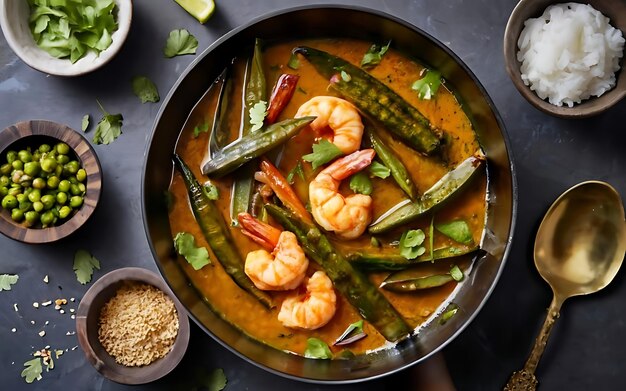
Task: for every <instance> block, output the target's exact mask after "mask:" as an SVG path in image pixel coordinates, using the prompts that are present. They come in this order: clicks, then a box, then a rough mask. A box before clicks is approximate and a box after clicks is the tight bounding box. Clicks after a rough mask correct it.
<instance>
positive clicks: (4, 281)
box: [0, 274, 20, 292]
mask: <svg viewBox="0 0 626 391" xmlns="http://www.w3.org/2000/svg"><path fill="white" fill-rule="evenodd" d="M19 278H20V277H19V276H18V275H17V274H0V292H2V291H10V290H11V285H13V284H15V283H16V282H17V280H19Z"/></svg>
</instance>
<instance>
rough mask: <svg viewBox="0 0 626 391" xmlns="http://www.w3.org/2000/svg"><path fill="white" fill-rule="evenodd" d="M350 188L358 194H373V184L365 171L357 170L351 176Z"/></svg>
mask: <svg viewBox="0 0 626 391" xmlns="http://www.w3.org/2000/svg"><path fill="white" fill-rule="evenodd" d="M350 190H352V191H353V192H355V193H357V194H365V195H370V194H372V190H373V186H372V181H370V179H369V177H368V176H367V174H365V173H364V172H363V171H361V172H357V173H356V174H354V175H352V176H351V177H350Z"/></svg>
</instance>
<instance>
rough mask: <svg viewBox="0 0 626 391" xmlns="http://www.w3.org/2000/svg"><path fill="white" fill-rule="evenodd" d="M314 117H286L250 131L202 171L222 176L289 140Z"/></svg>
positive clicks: (217, 154) (216, 156) (225, 148)
mask: <svg viewBox="0 0 626 391" xmlns="http://www.w3.org/2000/svg"><path fill="white" fill-rule="evenodd" d="M314 119H315V117H302V118H294V119H286V120H284V121H281V122H277V123H275V124H273V125H270V126H268V127H267V129H265V130H261V131H258V132H254V133H250V134H249V135H247V136H244V137H242V138H240V139H239V140H237V141H234V142H232V143H231V144H229V145H228V146H226V147H224V148H223V149H222V150H221V151H219V152H218V153H216V154H215V156H213V158H211V160H209V161H207V162H206V163H205V164H204V166H202V173H203V174H204V175H209V176H213V177H216V178H219V177H222V176H224V175H226V174H228V173H229V172H231V171H233V170H235V169H236V168H237V167H239V166H241V165H243V164H244V163H246V162H249V161H250V160H252V159H254V158H256V157H258V156H261V155H263V154H264V153H266V152H268V151H270V150H272V149H274V148H276V147H277V146H279V145H281V144H282V143H284V142H285V141H287V140H289V139H290V138H291V137H293V136H295V135H296V134H297V133H298V132H299V131H300V130H301V129H302V128H304V127H305V126H307V125H308V124H310V123H311V122H313V120H314Z"/></svg>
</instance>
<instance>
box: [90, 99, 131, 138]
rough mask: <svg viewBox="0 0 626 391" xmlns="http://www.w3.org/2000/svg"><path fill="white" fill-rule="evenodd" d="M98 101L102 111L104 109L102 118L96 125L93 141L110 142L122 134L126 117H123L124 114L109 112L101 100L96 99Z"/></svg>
mask: <svg viewBox="0 0 626 391" xmlns="http://www.w3.org/2000/svg"><path fill="white" fill-rule="evenodd" d="M96 102H98V106H100V111H102V118H101V119H100V122H98V125H97V126H96V131H95V133H94V135H93V142H94V143H96V144H105V145H106V144H110V143H112V142H113V141H115V140H116V139H117V138H118V137H119V136H120V135H121V134H122V121H123V120H124V117H122V114H109V113H108V112H107V111H106V110H105V109H104V107H102V105H101V104H100V102H99V101H97V100H96Z"/></svg>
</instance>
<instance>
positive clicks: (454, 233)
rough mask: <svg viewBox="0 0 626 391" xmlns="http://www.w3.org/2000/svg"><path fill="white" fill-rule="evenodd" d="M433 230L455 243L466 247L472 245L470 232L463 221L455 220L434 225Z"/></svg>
mask: <svg viewBox="0 0 626 391" xmlns="http://www.w3.org/2000/svg"><path fill="white" fill-rule="evenodd" d="M435 228H436V229H437V231H439V232H441V233H442V234H444V235H446V236H447V237H449V238H450V239H452V240H454V241H455V242H459V243H463V244H468V245H469V244H472V243H474V238H473V237H472V231H471V230H470V227H469V225H468V224H467V222H466V221H465V220H455V221H451V222H449V223H442V224H436V225H435Z"/></svg>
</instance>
